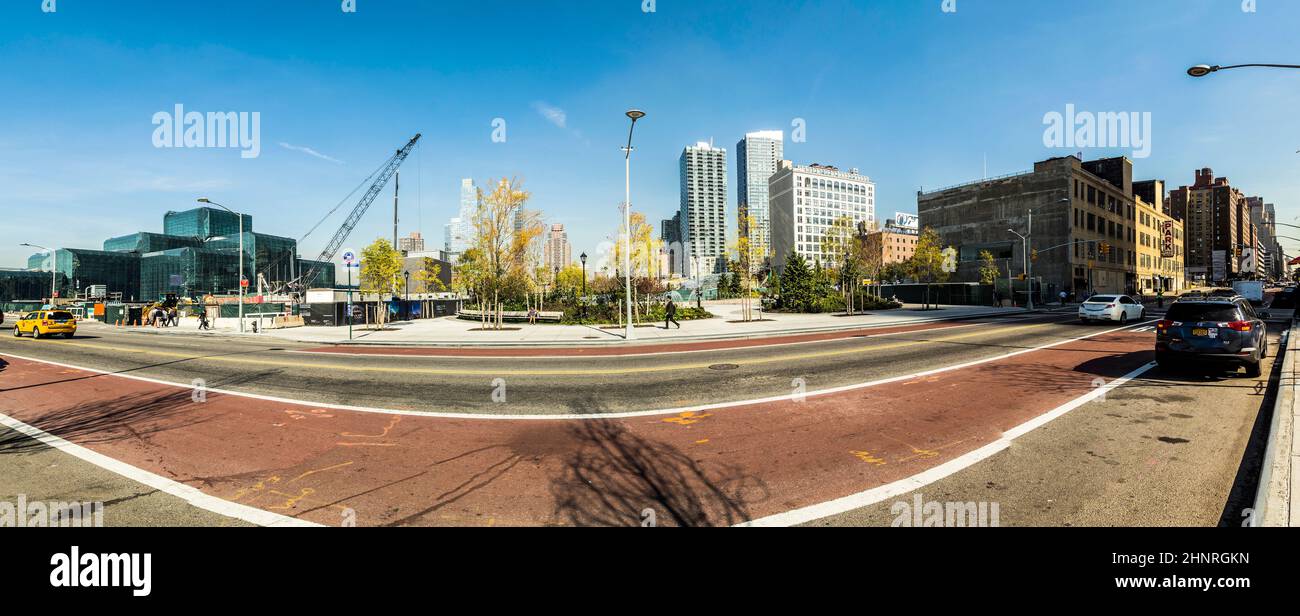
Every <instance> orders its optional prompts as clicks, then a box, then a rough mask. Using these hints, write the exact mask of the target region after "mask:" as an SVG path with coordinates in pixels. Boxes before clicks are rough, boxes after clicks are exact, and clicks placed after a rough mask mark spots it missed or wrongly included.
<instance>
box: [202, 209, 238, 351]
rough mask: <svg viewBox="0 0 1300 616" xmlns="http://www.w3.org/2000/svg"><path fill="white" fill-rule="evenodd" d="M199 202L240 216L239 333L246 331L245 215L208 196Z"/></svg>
mask: <svg viewBox="0 0 1300 616" xmlns="http://www.w3.org/2000/svg"><path fill="white" fill-rule="evenodd" d="M199 203H206V204H208V205H215V206H217V207H219V208H221V209H223V210H225V211H227V212H230V213H231V214H234V215H235V217H237V218H239V333H241V334H242V333H244V215H243V214H240V213H239V212H236V211H235V210H232V209H230V208H228V207H226V206H224V205H221V204H220V203H217V202H216V201H213V200H211V199H208V198H207V197H199Z"/></svg>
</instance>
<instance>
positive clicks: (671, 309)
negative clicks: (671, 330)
mask: <svg viewBox="0 0 1300 616" xmlns="http://www.w3.org/2000/svg"><path fill="white" fill-rule="evenodd" d="M669 323H671V324H673V325H676V326H677V329H681V328H682V324H681V323H678V322H677V304H674V303H673V300H672V298H668V305H667V306H664V329H668V324H669Z"/></svg>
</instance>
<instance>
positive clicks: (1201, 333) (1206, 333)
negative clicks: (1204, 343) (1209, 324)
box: [1192, 327, 1210, 336]
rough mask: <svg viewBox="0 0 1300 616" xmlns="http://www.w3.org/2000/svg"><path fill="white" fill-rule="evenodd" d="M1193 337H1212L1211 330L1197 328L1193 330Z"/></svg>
mask: <svg viewBox="0 0 1300 616" xmlns="http://www.w3.org/2000/svg"><path fill="white" fill-rule="evenodd" d="M1192 335H1193V336H1209V335H1210V330H1208V329H1206V328H1204V327H1199V328H1196V329H1193V330H1192Z"/></svg>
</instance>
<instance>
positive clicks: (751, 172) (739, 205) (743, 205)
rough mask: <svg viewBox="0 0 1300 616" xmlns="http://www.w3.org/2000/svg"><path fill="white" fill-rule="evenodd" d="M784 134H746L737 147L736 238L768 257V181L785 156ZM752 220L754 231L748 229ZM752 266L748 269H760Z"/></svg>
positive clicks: (769, 242)
mask: <svg viewBox="0 0 1300 616" xmlns="http://www.w3.org/2000/svg"><path fill="white" fill-rule="evenodd" d="M784 139H785V136H784V133H782V132H781V131H779V130H765V131H758V132H753V133H746V134H745V138H744V139H741V140H740V142H739V143H737V144H736V218H737V232H738V234H739V237H748V238H749V240H750V242H752V243H753V245H755V246H761V247H762V248H763V251H764V252H765V253H767V254H771V251H772V235H771V225H770V222H769V218H768V207H767V206H768V192H767V190H768V184H767V181H768V180H769V179H771V178H772V174H774V173H776V170H777V167H778V166H779V165H780V164H781V160H782V159H783V158H784V156H785V147H784V144H785V142H784ZM750 218H753V223H754V224H753V228H750V227H749V222H750ZM762 265H763V264H762V263H751V264H749V267H750V268H751V269H757V268H759V267H762Z"/></svg>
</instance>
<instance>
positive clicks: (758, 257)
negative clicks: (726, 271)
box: [732, 215, 768, 321]
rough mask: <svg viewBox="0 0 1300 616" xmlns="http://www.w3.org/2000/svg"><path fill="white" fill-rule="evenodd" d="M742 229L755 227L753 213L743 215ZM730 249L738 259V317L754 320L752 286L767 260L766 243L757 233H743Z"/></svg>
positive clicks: (743, 319)
mask: <svg viewBox="0 0 1300 616" xmlns="http://www.w3.org/2000/svg"><path fill="white" fill-rule="evenodd" d="M742 223H743V224H742V226H741V228H742V229H757V228H758V223H757V221H756V220H755V218H754V216H753V215H750V216H747V217H745V219H744V220H742ZM732 250H734V251H735V253H736V254H737V256H738V257H739V259H740V268H739V275H740V286H741V290H742V291H741V301H740V315H741V316H740V318H741V320H742V321H752V320H754V286H755V283H756V282H757V278H758V272H759V270H761V269H762V267H763V263H764V261H766V260H767V257H768V254H767V250H768V247H767V244H765V243H764V242H763V240H762V238H761V237H759V235H758V234H757V233H752V232H751V233H744V234H742V235H741V236H740V238H739V239H737V240H736V243H735V245H734V246H732Z"/></svg>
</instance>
